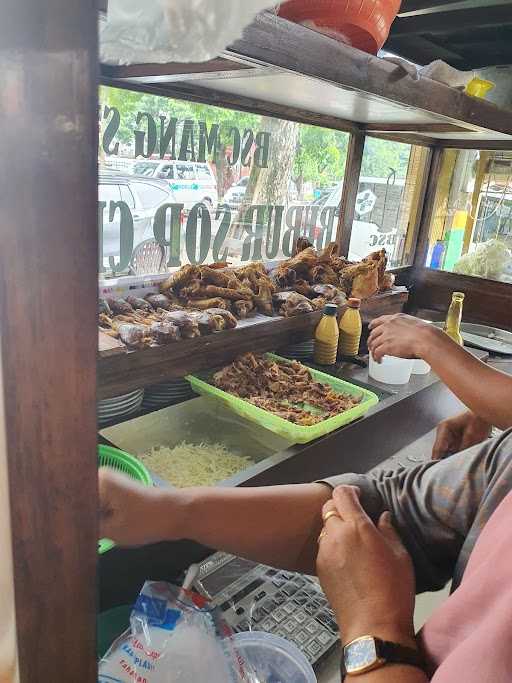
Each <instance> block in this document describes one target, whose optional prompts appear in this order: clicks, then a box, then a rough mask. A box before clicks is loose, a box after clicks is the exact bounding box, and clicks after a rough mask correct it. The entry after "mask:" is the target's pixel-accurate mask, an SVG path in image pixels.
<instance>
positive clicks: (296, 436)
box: [187, 353, 379, 443]
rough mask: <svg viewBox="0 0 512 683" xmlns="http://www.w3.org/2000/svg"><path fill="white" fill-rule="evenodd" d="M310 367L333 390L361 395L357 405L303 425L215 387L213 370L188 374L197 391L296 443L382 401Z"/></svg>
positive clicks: (326, 431)
mask: <svg viewBox="0 0 512 683" xmlns="http://www.w3.org/2000/svg"><path fill="white" fill-rule="evenodd" d="M265 357H266V358H269V359H272V360H275V361H277V362H278V363H286V364H288V365H289V364H290V363H292V361H290V360H288V359H286V358H281V356H276V355H275V354H273V353H267V354H265ZM308 370H309V371H310V372H311V375H312V377H313V379H315V380H316V381H318V382H322V384H329V385H330V386H331V387H332V388H333V389H334V391H337V392H338V393H343V394H351V395H352V396H361V397H362V400H361V403H359V405H357V406H355V407H354V408H350V410H346V411H345V412H343V413H340V414H339V415H335V416H334V417H330V418H328V419H327V420H323V421H322V422H319V423H318V424H316V425H311V426H310V427H303V426H301V425H296V424H293V422H288V420H284V419H283V418H282V417H278V416H277V415H273V414H272V413H269V412H268V411H267V410H263V409H262V408H258V407H257V406H254V405H252V403H249V402H248V401H244V399H241V398H238V397H237V396H233V395H232V394H228V393H227V392H226V391H222V389H217V387H214V386H213V385H212V384H210V382H209V380H210V379H211V376H212V374H213V373H209V374H208V376H207V377H205V378H204V379H203V378H200V377H195V376H194V375H189V376H188V377H187V379H188V381H189V382H190V384H191V385H192V388H193V389H194V391H195V392H197V393H198V394H202V395H204V396H211V397H212V398H215V399H217V400H218V401H221V402H222V403H224V404H225V405H226V406H227V407H228V408H229V409H230V410H232V411H234V412H235V413H237V414H238V415H241V416H242V417H245V418H246V419H247V420H251V422H256V423H257V424H259V425H261V426H262V427H264V428H265V429H268V430H270V431H271V432H274V433H276V434H279V435H280V436H282V437H284V438H285V439H289V440H290V441H292V442H293V443H309V442H310V441H314V440H315V439H318V438H320V437H321V436H325V435H326V434H329V433H330V432H333V431H334V430H335V429H339V428H340V427H343V426H345V425H347V424H349V423H350V422H354V420H357V419H359V418H360V417H363V415H365V414H366V413H367V412H368V410H370V408H372V407H373V406H375V405H377V403H378V402H379V398H378V396H377V395H376V394H374V393H373V392H372V391H368V389H363V388H362V387H358V386H356V385H355V384H350V382H345V381H344V380H342V379H338V378H337V377H332V376H331V375H326V374H325V373H323V372H320V371H319V370H314V369H313V368H309V367H308Z"/></svg>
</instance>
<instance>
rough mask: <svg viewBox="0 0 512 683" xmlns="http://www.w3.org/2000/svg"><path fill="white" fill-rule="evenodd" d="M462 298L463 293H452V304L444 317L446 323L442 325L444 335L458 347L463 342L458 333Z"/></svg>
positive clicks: (462, 344) (462, 303)
mask: <svg viewBox="0 0 512 683" xmlns="http://www.w3.org/2000/svg"><path fill="white" fill-rule="evenodd" d="M464 296H465V295H464V294H463V292H454V293H453V294H452V303H451V304H450V308H449V309H448V315H447V316H446V322H445V324H444V331H445V332H446V334H447V335H448V336H449V337H451V338H452V339H453V341H455V342H457V344H459V345H460V346H464V340H463V339H462V336H461V333H460V323H461V320H462V307H463V305H464Z"/></svg>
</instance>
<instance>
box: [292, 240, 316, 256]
mask: <svg viewBox="0 0 512 683" xmlns="http://www.w3.org/2000/svg"><path fill="white" fill-rule="evenodd" d="M312 247H313V243H312V242H310V241H309V240H308V238H307V237H299V238H298V240H297V241H296V242H295V246H294V249H293V256H297V254H299V253H300V252H301V251H304V250H305V249H310V248H312Z"/></svg>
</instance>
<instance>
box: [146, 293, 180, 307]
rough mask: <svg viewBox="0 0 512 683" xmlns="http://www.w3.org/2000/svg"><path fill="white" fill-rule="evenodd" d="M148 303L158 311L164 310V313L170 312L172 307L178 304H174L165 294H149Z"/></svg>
mask: <svg viewBox="0 0 512 683" xmlns="http://www.w3.org/2000/svg"><path fill="white" fill-rule="evenodd" d="M146 301H147V302H148V303H149V304H150V305H151V306H152V307H153V308H154V309H155V311H157V310H158V309H159V308H162V309H163V310H164V311H170V310H171V307H172V306H175V305H176V304H175V303H173V301H172V300H171V299H169V297H167V296H165V294H148V295H147V296H146Z"/></svg>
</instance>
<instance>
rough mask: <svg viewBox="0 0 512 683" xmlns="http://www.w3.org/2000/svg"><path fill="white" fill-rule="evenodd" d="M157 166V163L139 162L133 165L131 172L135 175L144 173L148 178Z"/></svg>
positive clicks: (152, 174)
mask: <svg viewBox="0 0 512 683" xmlns="http://www.w3.org/2000/svg"><path fill="white" fill-rule="evenodd" d="M157 168H158V164H148V163H139V164H135V165H134V167H133V173H134V174H135V175H145V176H147V177H148V178H152V177H153V176H154V174H155V172H156V170H157Z"/></svg>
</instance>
